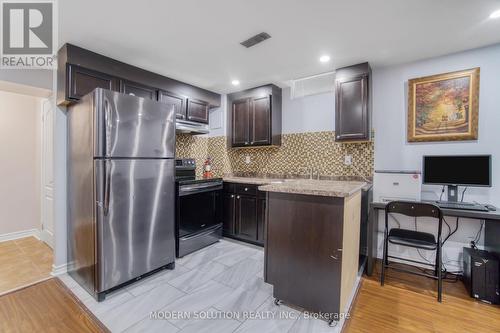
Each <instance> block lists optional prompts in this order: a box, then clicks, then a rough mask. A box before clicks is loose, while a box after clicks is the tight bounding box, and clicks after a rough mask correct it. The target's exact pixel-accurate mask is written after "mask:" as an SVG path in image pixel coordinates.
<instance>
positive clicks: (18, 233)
mask: <svg viewBox="0 0 500 333" xmlns="http://www.w3.org/2000/svg"><path fill="white" fill-rule="evenodd" d="M30 236H33V237H35V238H36V239H38V240H40V230H38V229H30V230H24V231H16V232H11V233H8V234H3V235H0V242H6V241H10V240H15V239H19V238H25V237H30Z"/></svg>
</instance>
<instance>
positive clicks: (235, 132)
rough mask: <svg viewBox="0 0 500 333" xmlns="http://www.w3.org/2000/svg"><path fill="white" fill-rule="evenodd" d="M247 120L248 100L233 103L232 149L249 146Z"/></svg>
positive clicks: (248, 115) (248, 116) (248, 114)
mask: <svg viewBox="0 0 500 333" xmlns="http://www.w3.org/2000/svg"><path fill="white" fill-rule="evenodd" d="M249 118H250V100H249V99H248V98H245V99H240V100H237V101H234V102H233V105H232V121H233V123H232V144H233V146H234V147H241V146H247V145H249V144H250V139H249Z"/></svg>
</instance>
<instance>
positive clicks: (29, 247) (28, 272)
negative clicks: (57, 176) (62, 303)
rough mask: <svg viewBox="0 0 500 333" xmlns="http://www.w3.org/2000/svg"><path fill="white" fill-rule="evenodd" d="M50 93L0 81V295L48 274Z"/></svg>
mask: <svg viewBox="0 0 500 333" xmlns="http://www.w3.org/2000/svg"><path fill="white" fill-rule="evenodd" d="M50 94H51V92H50V91H48V90H45V89H40V88H34V87H30V86H25V85H19V84H14V83H9V82H5V81H0V156H1V163H0V183H1V184H2V186H0V295H1V294H4V293H7V292H10V291H12V290H15V289H18V288H21V287H24V286H26V285H30V284H33V283H35V282H38V281H40V280H44V279H47V278H49V277H50V276H51V272H52V265H53V250H52V246H53V242H54V241H53V234H54V233H53V230H54V229H53V223H54V222H53V221H54V218H53V188H54V181H53V171H52V169H53V167H52V160H53V148H52V147H53V139H52V138H53V135H52V128H53V120H54V118H53V113H54V110H53V107H52V104H51V99H50Z"/></svg>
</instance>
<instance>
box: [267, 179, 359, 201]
mask: <svg viewBox="0 0 500 333" xmlns="http://www.w3.org/2000/svg"><path fill="white" fill-rule="evenodd" d="M366 185H367V183H366V182H360V181H345V180H310V179H293V180H291V179H288V180H286V181H283V182H280V183H273V184H268V185H263V186H259V190H261V191H267V192H281V193H294V194H307V195H318V196H327V197H342V198H343V197H349V196H351V195H353V194H355V193H356V192H358V191H360V190H362V189H363V188H365V187H366Z"/></svg>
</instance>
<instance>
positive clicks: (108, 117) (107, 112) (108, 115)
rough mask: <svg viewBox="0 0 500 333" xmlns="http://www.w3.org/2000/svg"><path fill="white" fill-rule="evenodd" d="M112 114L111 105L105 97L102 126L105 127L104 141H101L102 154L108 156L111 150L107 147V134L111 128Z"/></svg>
mask: <svg viewBox="0 0 500 333" xmlns="http://www.w3.org/2000/svg"><path fill="white" fill-rule="evenodd" d="M112 115H113V114H112V112H111V105H110V103H109V101H108V100H107V99H105V100H104V126H105V128H106V129H105V130H104V142H103V146H104V156H108V155H110V154H111V152H110V151H109V147H108V142H109V140H108V139H109V138H108V136H109V135H110V133H111V128H112V127H113V119H112Z"/></svg>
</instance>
